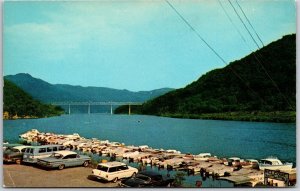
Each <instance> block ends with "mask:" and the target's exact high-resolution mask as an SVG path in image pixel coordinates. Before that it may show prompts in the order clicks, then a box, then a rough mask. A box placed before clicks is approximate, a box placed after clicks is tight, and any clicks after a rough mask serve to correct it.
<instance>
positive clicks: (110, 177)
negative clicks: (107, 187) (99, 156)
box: [92, 162, 138, 182]
mask: <svg viewBox="0 0 300 191" xmlns="http://www.w3.org/2000/svg"><path fill="white" fill-rule="evenodd" d="M137 173H138V169H136V168H133V167H131V166H127V165H126V164H125V163H122V162H106V163H99V164H98V165H97V168H96V169H93V171H92V174H93V176H95V177H96V178H98V179H103V180H106V181H113V182H117V181H118V180H119V179H122V178H129V177H132V176H135V175H136V174H137Z"/></svg>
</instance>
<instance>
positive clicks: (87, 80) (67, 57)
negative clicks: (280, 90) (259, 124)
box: [3, 0, 296, 91]
mask: <svg viewBox="0 0 300 191" xmlns="http://www.w3.org/2000/svg"><path fill="white" fill-rule="evenodd" d="M169 2H170V3H171V5H172V6H174V7H175V8H176V10H177V11H178V12H179V13H180V14H181V15H182V17H183V18H184V19H185V20H186V21H187V22H188V23H189V24H190V25H191V26H192V27H193V29H194V30H193V29H191V28H190V27H189V26H188V25H187V24H186V23H185V22H184V21H183V20H182V19H181V18H180V17H179V16H178V15H177V13H176V12H175V11H174V10H173V9H172V8H171V7H170V6H169V5H168V3H167V2H166V1H162V0H155V1H150V0H147V1H144V0H139V1H134V0H113V1H109V0H102V1H101V0H99V1H6V2H5V3H4V16H3V18H4V21H3V63H4V66H3V67H4V71H3V72H4V75H10V74H17V73H29V74H31V75H32V76H34V77H36V78H40V79H43V80H45V81H47V82H49V83H52V84H70V85H81V86H97V87H110V88H116V89H128V90H131V91H141V90H153V89H158V88H164V87H170V88H182V87H185V86H186V85H188V84H189V83H191V82H193V81H195V80H197V79H198V78H199V77H200V76H201V75H203V74H205V73H207V72H209V71H210V70H212V69H215V68H222V67H224V66H225V63H224V62H222V60H221V59H220V58H218V57H217V56H216V54H214V52H213V51H212V50H211V49H209V48H208V47H207V45H206V44H205V43H204V42H203V41H202V40H201V39H200V38H199V37H198V36H197V34H196V32H197V33H198V34H199V35H200V36H201V38H202V39H204V40H205V41H206V42H207V43H208V44H209V45H210V46H211V47H212V48H213V49H214V50H215V51H216V52H217V53H218V54H219V55H220V56H221V57H222V58H223V59H224V61H225V62H226V63H227V64H228V63H230V62H232V61H234V60H238V59H241V58H243V57H245V56H246V55H248V54H249V53H251V52H253V51H255V50H257V49H258V48H257V46H256V45H255V43H254V41H253V40H252V38H251V37H250V35H249V34H248V32H247V30H246V29H245V28H244V26H243V24H242V22H241V21H240V20H239V18H238V16H237V15H236V14H235V12H234V9H233V8H232V7H231V5H230V3H229V1H225V0H220V1H218V0H209V1H208V0H191V1H182V0H169ZM231 3H232V5H233V6H234V7H235V9H236V10H237V11H238V13H239V15H240V16H241V18H242V19H243V20H244V22H245V24H246V26H247V27H248V29H249V31H250V32H251V34H252V35H253V38H255V40H256V41H257V42H259V40H258V38H257V36H256V34H255V33H254V31H253V30H252V29H251V26H250V25H249V24H248V23H247V21H246V19H245V17H243V13H242V12H241V9H239V7H238V4H239V5H240V6H241V7H242V9H243V11H244V13H245V15H246V16H247V18H248V20H249V21H250V22H251V24H252V26H253V28H254V29H255V31H256V32H257V34H258V35H259V37H260V38H261V39H262V41H263V43H264V45H267V44H269V43H270V42H272V41H275V40H278V39H280V38H281V37H282V36H284V35H286V34H291V33H296V5H295V1H293V0H238V4H237V2H236V0H231ZM220 4H221V5H223V7H224V9H225V11H226V12H227V13H228V15H229V17H230V18H231V20H232V22H230V20H229V19H228V17H227V16H226V14H225V12H224V10H223V9H222V7H221V5H220ZM232 23H233V24H232ZM195 31H196V32H195ZM240 34H241V35H240ZM242 37H243V38H244V39H245V40H243V38H242ZM259 46H261V44H259Z"/></svg>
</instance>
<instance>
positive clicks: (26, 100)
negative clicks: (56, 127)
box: [3, 79, 63, 119]
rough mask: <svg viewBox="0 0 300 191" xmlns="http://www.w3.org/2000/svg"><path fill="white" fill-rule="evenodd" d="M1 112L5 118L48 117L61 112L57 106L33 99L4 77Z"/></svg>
mask: <svg viewBox="0 0 300 191" xmlns="http://www.w3.org/2000/svg"><path fill="white" fill-rule="evenodd" d="M3 102H4V104H3V114H4V118H5V119H10V118H19V117H21V118H24V117H25V118H32V117H49V116H54V115H59V114H62V113H63V110H62V109H61V108H59V107H55V106H51V105H45V104H42V103H40V102H39V101H36V100H34V99H33V98H32V97H31V96H30V95H28V94H27V93H26V92H24V91H23V90H22V89H20V88H19V87H17V86H16V85H15V84H14V83H12V82H10V81H8V80H6V79H4V88H3Z"/></svg>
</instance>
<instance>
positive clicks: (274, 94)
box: [116, 34, 296, 122]
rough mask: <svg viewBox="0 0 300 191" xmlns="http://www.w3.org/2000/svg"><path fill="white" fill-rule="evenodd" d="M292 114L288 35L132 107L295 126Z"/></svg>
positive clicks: (292, 57)
mask: <svg viewBox="0 0 300 191" xmlns="http://www.w3.org/2000/svg"><path fill="white" fill-rule="evenodd" d="M258 60H259V61H258ZM268 75H269V76H270V77H271V79H272V80H271V79H270V77H268ZM275 84H276V85H275ZM295 108H296V35H295V34H292V35H287V36H284V37H283V38H282V39H280V40H278V41H275V42H272V43H270V44H269V45H267V46H265V47H264V48H262V49H260V50H258V51H256V52H255V53H252V54H250V55H248V56H246V57H244V58H242V59H241V60H238V61H234V62H231V63H230V64H229V65H227V66H226V67H224V68H222V69H215V70H212V71H210V72H208V73H206V74H205V75H203V76H201V77H200V78H199V79H198V80H197V81H195V82H193V83H191V84H189V85H187V86H186V87H185V88H182V89H177V90H174V91H171V92H169V93H167V94H165V95H163V96H160V97H157V98H155V99H153V100H150V101H148V102H146V103H145V104H143V105H142V106H141V107H134V108H132V112H135V113H140V114H147V115H161V116H169V117H184V118H204V119H229V120H249V121H252V120H253V121H275V122H294V121H295V118H296V116H295ZM116 112H117V113H122V112H126V108H125V107H123V108H122V107H120V108H118V109H117V110H116Z"/></svg>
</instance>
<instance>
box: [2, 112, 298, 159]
mask: <svg viewBox="0 0 300 191" xmlns="http://www.w3.org/2000/svg"><path fill="white" fill-rule="evenodd" d="M33 128H35V129H38V130H39V131H41V132H53V133H60V134H72V133H79V134H80V135H81V136H84V137H86V138H99V139H104V140H106V139H108V140H110V141H118V142H121V143H125V144H126V145H132V144H133V145H148V146H150V147H153V148H164V149H176V150H180V151H181V152H182V153H193V154H199V153H201V152H210V153H212V154H213V155H216V156H219V157H233V156H237V157H241V158H254V159H261V158H264V157H267V156H277V157H278V158H279V159H281V160H283V161H289V162H293V163H294V164H295V163H296V124H295V123H265V122H241V121H222V120H193V119H173V118H164V117H156V116H143V115H130V116H128V115H106V114H105V115H104V114H90V115H88V114H73V115H63V116H60V117H52V118H43V119H21V120H5V121H4V131H3V134H4V141H8V142H11V143H13V142H17V141H18V135H19V134H22V133H24V132H26V131H27V130H30V129H33Z"/></svg>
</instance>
